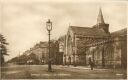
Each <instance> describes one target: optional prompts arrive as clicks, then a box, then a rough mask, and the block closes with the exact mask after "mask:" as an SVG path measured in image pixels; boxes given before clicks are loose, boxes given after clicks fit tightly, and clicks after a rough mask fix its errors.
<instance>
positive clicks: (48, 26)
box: [46, 19, 52, 71]
mask: <svg viewBox="0 0 128 80" xmlns="http://www.w3.org/2000/svg"><path fill="white" fill-rule="evenodd" d="M46 29H47V31H48V35H49V42H48V44H49V58H48V71H52V67H51V55H50V35H51V34H50V31H51V30H52V22H51V21H50V19H48V21H47V22H46Z"/></svg>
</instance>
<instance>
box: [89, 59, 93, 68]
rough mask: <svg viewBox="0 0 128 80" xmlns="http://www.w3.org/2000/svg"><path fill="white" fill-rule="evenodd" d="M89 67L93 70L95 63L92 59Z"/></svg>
mask: <svg viewBox="0 0 128 80" xmlns="http://www.w3.org/2000/svg"><path fill="white" fill-rule="evenodd" d="M89 65H90V67H91V70H93V67H94V63H93V61H92V59H91V57H89Z"/></svg>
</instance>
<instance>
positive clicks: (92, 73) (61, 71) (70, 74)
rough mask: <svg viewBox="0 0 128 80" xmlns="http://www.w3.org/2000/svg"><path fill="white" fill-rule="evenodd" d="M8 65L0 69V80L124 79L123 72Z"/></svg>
mask: <svg viewBox="0 0 128 80" xmlns="http://www.w3.org/2000/svg"><path fill="white" fill-rule="evenodd" d="M47 67H48V66H47V65H8V66H5V67H2V68H1V78H2V79H124V78H126V74H125V73H124V72H125V71H123V70H112V69H95V68H94V70H90V68H82V67H73V66H69V67H68V66H61V65H52V69H53V71H52V72H48V71H47Z"/></svg>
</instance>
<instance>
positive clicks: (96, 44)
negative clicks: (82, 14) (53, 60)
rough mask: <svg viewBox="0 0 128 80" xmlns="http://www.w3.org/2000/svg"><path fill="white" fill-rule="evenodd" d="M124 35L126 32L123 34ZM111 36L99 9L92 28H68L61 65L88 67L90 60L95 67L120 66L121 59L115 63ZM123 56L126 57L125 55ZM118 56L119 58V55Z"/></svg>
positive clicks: (113, 44)
mask: <svg viewBox="0 0 128 80" xmlns="http://www.w3.org/2000/svg"><path fill="white" fill-rule="evenodd" d="M126 33H127V31H125V33H123V34H124V35H125V34H126ZM112 35H113V34H111V33H110V32H109V24H107V23H105V21H104V18H103V14H102V10H101V9H100V10H99V14H98V17H97V23H96V25H94V26H92V27H80V26H69V28H68V31H67V34H66V36H65V45H64V47H65V48H64V55H63V63H64V64H65V65H67V64H68V65H69V64H70V65H74V66H77V65H84V66H88V65H89V58H91V59H92V61H93V62H94V64H95V66H97V67H99V66H100V67H113V65H115V66H116V65H117V66H121V64H122V62H121V59H119V61H118V62H117V63H116V62H115V61H116V60H115V59H116V58H115V49H114V48H113V47H114V46H115V43H114V39H115V38H114V37H113V36H112ZM124 37H126V35H125V36H124ZM126 41H127V40H125V42H126ZM124 47H127V45H126V46H124ZM125 51H127V49H126V50H125ZM124 54H125V56H126V54H127V53H126V52H125V53H124ZM119 55H120V56H119V58H121V56H122V55H121V53H120V54H119ZM123 61H124V60H123ZM125 64H126V63H125Z"/></svg>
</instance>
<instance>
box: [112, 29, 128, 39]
mask: <svg viewBox="0 0 128 80" xmlns="http://www.w3.org/2000/svg"><path fill="white" fill-rule="evenodd" d="M124 35H127V28H124V29H121V30H118V31H115V32H112V33H111V36H113V37H115V36H124Z"/></svg>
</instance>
